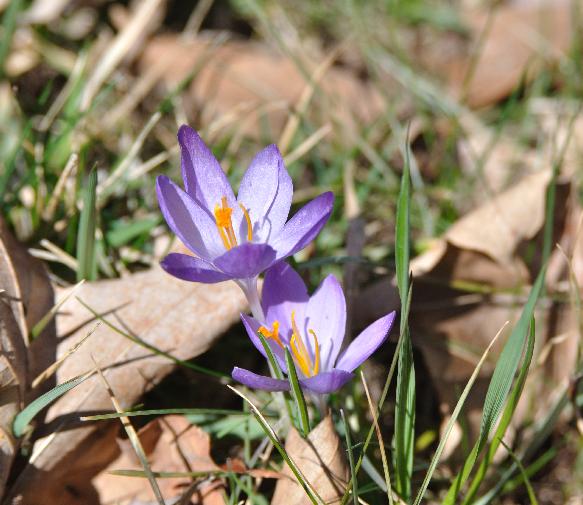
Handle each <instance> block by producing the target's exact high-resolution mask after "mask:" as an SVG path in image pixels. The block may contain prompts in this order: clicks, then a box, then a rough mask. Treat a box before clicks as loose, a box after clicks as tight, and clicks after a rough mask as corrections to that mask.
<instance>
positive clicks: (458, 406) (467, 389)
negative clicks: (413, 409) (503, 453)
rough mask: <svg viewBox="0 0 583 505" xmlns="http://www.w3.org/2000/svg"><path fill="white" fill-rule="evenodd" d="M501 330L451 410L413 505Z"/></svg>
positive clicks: (431, 474) (424, 486)
mask: <svg viewBox="0 0 583 505" xmlns="http://www.w3.org/2000/svg"><path fill="white" fill-rule="evenodd" d="M503 329H504V328H502V329H501V330H500V331H499V332H498V334H497V335H496V336H495V337H494V338H493V339H492V342H490V345H489V346H488V348H487V349H486V350H485V351H484V354H482V357H481V358H480V361H479V362H478V364H477V365H476V368H474V371H473V372H472V375H471V377H470V380H468V382H467V384H466V386H465V387H464V390H463V391H462V394H461V396H460V398H459V400H458V402H457V404H456V406H455V408H454V409H453V412H452V414H451V418H450V419H449V422H448V423H447V426H446V427H445V431H444V433H443V436H442V437H441V440H440V441H439V445H438V446H437V450H436V451H435V454H434V455H433V458H431V463H430V464H429V469H428V470H427V473H426V474H425V478H424V479H423V483H422V484H421V488H420V489H419V492H418V493H417V497H416V498H415V503H414V505H419V504H420V503H421V500H423V496H424V494H425V491H426V490H427V486H428V485H429V482H430V481H431V478H432V477H433V472H434V471H435V468H436V467H437V464H438V463H439V458H441V453H442V452H443V449H444V447H445V443H446V442H447V439H448V438H449V435H450V433H451V430H452V429H453V426H454V424H455V422H456V421H457V418H458V417H459V415H460V412H461V410H462V407H463V406H464V403H465V402H466V399H467V397H468V395H469V394H470V391H471V389H472V386H473V385H474V382H475V381H476V379H477V378H478V374H479V372H480V370H481V368H482V365H483V364H484V362H485V361H486V358H487V356H488V354H489V353H490V350H491V349H492V346H493V345H494V343H495V342H496V340H497V339H498V337H499V336H500V334H501V333H502V330H503Z"/></svg>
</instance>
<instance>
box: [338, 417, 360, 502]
mask: <svg viewBox="0 0 583 505" xmlns="http://www.w3.org/2000/svg"><path fill="white" fill-rule="evenodd" d="M340 416H341V417H342V422H343V423H344V436H345V437H346V452H347V453H348V464H349V465H350V475H351V481H352V500H353V501H354V505H358V481H357V479H356V470H355V468H354V453H353V452H352V438H351V436H350V426H349V425H348V421H347V420H346V416H345V415H344V409H340Z"/></svg>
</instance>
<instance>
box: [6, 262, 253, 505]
mask: <svg viewBox="0 0 583 505" xmlns="http://www.w3.org/2000/svg"><path fill="white" fill-rule="evenodd" d="M61 295H62V294H61ZM77 297H78V298H80V299H81V300H83V301H84V302H85V303H86V304H87V305H88V306H90V307H91V308H92V309H93V310H95V311H96V312H97V313H99V314H102V315H103V317H104V319H106V320H107V321H110V322H111V323H112V324H114V325H115V326H117V327H118V328H121V329H123V330H124V331H126V332H127V333H129V334H132V335H136V336H138V337H140V338H141V339H143V340H144V341H146V342H147V343H149V344H151V345H153V346H155V347H157V348H159V349H161V350H163V351H166V352H168V353H171V354H172V355H173V356H175V357H176V358H179V359H189V358H192V357H194V356H198V355H200V354H202V353H203V352H205V351H206V350H207V349H208V348H209V347H210V346H211V345H212V344H213V343H215V342H216V340H217V339H218V338H219V336H220V335H221V334H222V333H223V332H224V331H225V330H226V329H227V328H228V327H229V326H230V325H231V324H233V323H234V322H235V321H236V320H238V317H239V313H240V312H241V311H243V310H245V307H246V303H245V300H244V297H243V295H242V293H241V292H240V290H239V288H238V287H237V286H236V285H235V284H234V283H221V284H215V285H204V284H196V283H188V282H183V281H180V280H178V279H175V278H173V277H171V276H169V275H168V274H166V273H165V272H163V271H162V270H161V269H160V268H159V267H156V268H154V269H152V270H149V271H146V272H140V273H136V274H133V275H131V276H129V277H126V278H122V279H116V280H109V281H101V282H94V283H86V284H84V285H83V286H82V287H81V288H80V289H79V291H78V293H77ZM94 323H95V318H94V316H93V315H92V313H91V312H90V311H89V310H87V309H86V308H85V307H83V305H82V304H81V303H80V302H79V301H78V300H77V299H69V300H68V301H67V302H66V303H65V304H64V305H63V307H62V308H61V310H60V312H59V315H58V317H57V326H58V333H59V335H60V341H59V348H58V356H61V355H62V354H63V353H64V352H66V351H67V350H68V349H69V348H70V347H71V346H73V345H74V344H75V343H77V342H78V341H79V340H80V339H82V338H83V337H84V336H85V335H86V334H87V332H88V331H89V330H90V329H92V328H93V326H94ZM91 356H94V357H95V359H96V361H97V363H98V364H99V365H100V366H101V367H102V368H103V371H104V374H105V375H106V377H107V379H108V382H109V383H110V385H111V387H112V389H113V391H114V393H115V395H116V397H117V399H118V400H119V402H120V403H121V405H122V406H123V407H124V408H129V407H131V406H132V405H133V404H135V403H136V402H137V401H138V399H139V398H140V396H141V395H142V394H143V393H144V392H146V391H147V390H148V389H150V388H151V387H152V386H153V385H155V384H156V383H158V382H159V381H160V380H161V379H162V378H163V377H164V376H165V375H167V374H168V373H169V372H170V371H171V370H172V369H173V367H174V364H173V363H172V362H171V361H170V360H168V359H167V358H164V357H159V356H156V355H153V354H152V353H151V352H150V351H148V350H147V349H144V348H143V347H142V346H139V345H137V344H135V343H133V342H131V341H130V340H128V339H127V338H124V337H123V336H121V335H119V334H118V333H116V332H115V331H113V330H112V329H111V328H109V327H108V326H107V325H106V324H101V325H100V327H99V328H98V329H97V330H96V331H95V333H94V334H93V336H92V337H91V340H90V342H89V343H88V344H86V345H84V346H82V347H81V348H80V349H79V350H77V351H76V353H75V354H74V355H73V356H71V357H69V358H68V359H67V360H66V361H65V362H64V363H63V365H62V366H61V368H60V369H59V371H58V374H57V377H58V382H59V383H61V382H63V381H65V380H67V379H70V378H72V377H74V376H76V375H78V374H81V373H84V372H85V371H87V370H89V369H92V368H93V365H92V359H91ZM110 409H111V403H110V399H109V397H108V395H107V392H106V391H105V390H104V389H103V386H102V385H101V383H100V382H99V381H98V380H96V377H93V378H91V379H89V380H87V381H86V382H85V383H83V384H81V385H80V386H78V387H77V388H75V389H74V390H72V391H70V392H69V393H67V394H66V395H64V396H63V397H61V398H60V399H59V400H58V401H57V402H55V404H54V405H53V406H52V407H51V408H50V409H49V411H48V413H47V417H46V421H47V422H48V423H50V424H49V429H48V430H47V431H48V432H49V433H50V435H48V436H46V437H43V438H41V439H40V440H38V441H37V442H36V444H35V447H34V451H33V456H32V463H31V464H30V465H28V466H27V467H26V468H25V470H24V471H23V472H22V474H21V475H20V477H19V479H18V481H17V483H16V485H15V488H14V490H13V495H14V496H18V495H21V500H22V501H21V502H20V503H22V505H26V504H35V503H39V502H38V497H39V496H43V503H57V502H58V503H61V504H65V503H67V504H69V503H70V504H77V503H92V502H91V501H90V491H91V488H90V487H88V485H87V484H88V481H89V480H90V479H91V478H92V477H93V476H94V475H96V474H97V473H98V472H99V471H100V470H102V469H103V468H104V467H105V466H107V465H108V464H109V463H110V462H111V461H112V460H113V458H114V457H115V454H116V452H117V450H118V449H117V448H116V446H115V444H114V443H113V438H114V437H115V429H113V428H114V427H115V425H112V424H110V423H107V422H97V423H91V424H87V423H83V424H82V425H81V426H80V425H79V421H78V417H79V414H80V413H93V412H95V411H108V410H110ZM112 444H113V445H112ZM47 474H49V475H50V479H49V480H48V481H47V478H46V475H47ZM63 490H66V492H63ZM88 493H89V494H88Z"/></svg>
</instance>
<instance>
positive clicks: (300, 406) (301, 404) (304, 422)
mask: <svg viewBox="0 0 583 505" xmlns="http://www.w3.org/2000/svg"><path fill="white" fill-rule="evenodd" d="M285 365H286V366H287V378H288V380H289V385H290V387H291V393H292V397H293V399H294V401H295V402H296V408H297V411H298V417H299V422H300V426H299V428H300V430H301V432H302V434H303V435H304V437H306V436H307V435H308V433H310V418H309V416H308V408H307V406H306V400H305V399H304V393H303V391H302V388H301V386H300V381H299V379H298V372H297V370H296V364H295V363H294V359H293V358H292V355H291V353H290V352H289V349H288V348H287V347H286V348H285Z"/></svg>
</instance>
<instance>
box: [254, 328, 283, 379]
mask: <svg viewBox="0 0 583 505" xmlns="http://www.w3.org/2000/svg"><path fill="white" fill-rule="evenodd" d="M257 337H258V338H259V340H261V345H263V349H264V350H265V354H267V361H268V363H269V370H270V371H271V376H272V377H275V378H276V379H280V380H284V379H285V377H284V376H283V373H282V371H281V368H280V367H279V364H278V363H277V360H276V359H275V356H274V354H273V351H272V350H271V346H270V345H269V343H268V342H267V339H266V338H265V337H264V336H263V335H262V334H261V332H259V331H258V332H257Z"/></svg>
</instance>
